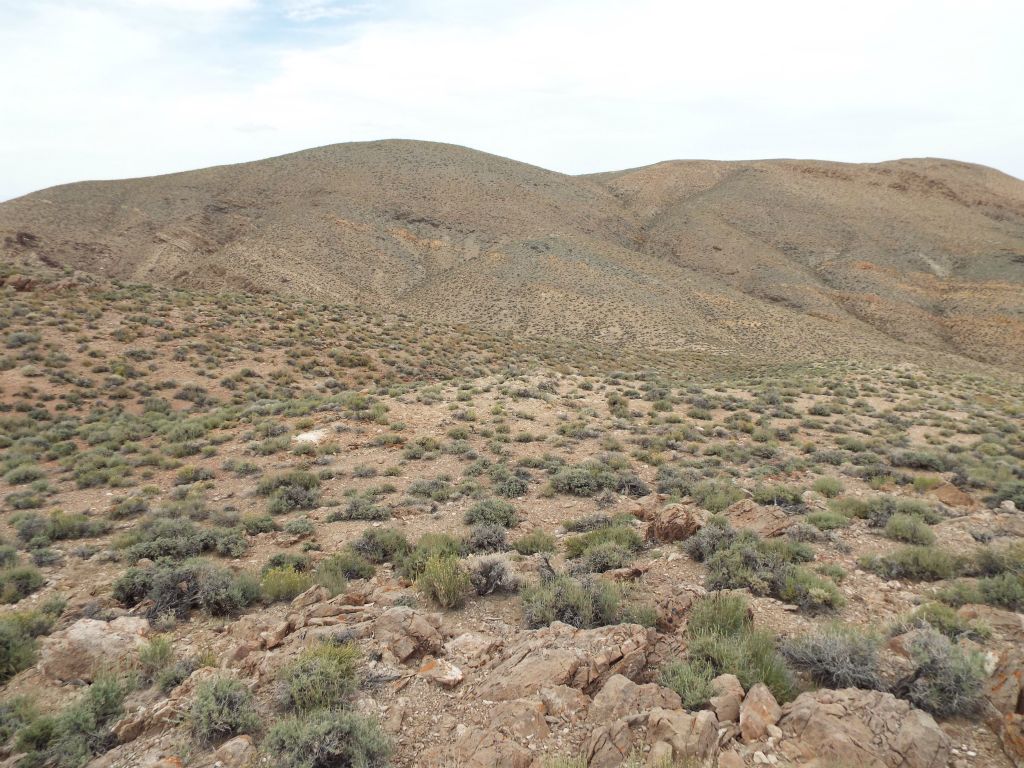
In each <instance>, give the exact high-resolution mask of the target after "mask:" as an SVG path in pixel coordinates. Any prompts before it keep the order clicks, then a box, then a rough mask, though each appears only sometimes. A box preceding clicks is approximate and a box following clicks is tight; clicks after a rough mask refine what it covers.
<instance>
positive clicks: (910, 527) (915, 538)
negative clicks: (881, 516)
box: [885, 513, 935, 546]
mask: <svg viewBox="0 0 1024 768" xmlns="http://www.w3.org/2000/svg"><path fill="white" fill-rule="evenodd" d="M885 535H886V536H887V537H889V538H890V539H895V540H896V541H902V542H905V543H907V544H922V545H925V546H927V545H929V544H934V543H935V533H934V532H933V531H932V529H931V528H929V527H928V524H927V523H926V522H925V521H924V520H922V519H921V518H920V517H917V516H915V515H905V514H902V513H897V514H895V515H893V516H892V517H890V518H889V520H888V522H887V523H886V524H885Z"/></svg>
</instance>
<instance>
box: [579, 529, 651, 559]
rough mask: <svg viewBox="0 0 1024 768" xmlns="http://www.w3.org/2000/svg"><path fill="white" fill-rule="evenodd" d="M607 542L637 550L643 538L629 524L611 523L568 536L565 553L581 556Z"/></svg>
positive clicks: (639, 548)
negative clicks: (610, 524)
mask: <svg viewBox="0 0 1024 768" xmlns="http://www.w3.org/2000/svg"><path fill="white" fill-rule="evenodd" d="M608 543H612V544H617V545H619V546H620V547H622V548H623V549H626V550H628V551H630V552H639V551H640V550H641V549H642V548H643V544H644V540H643V538H641V536H640V534H639V533H637V532H636V530H635V529H634V528H632V527H631V526H627V525H612V526H608V527H605V528H598V529H596V530H593V531H590V532H588V533H583V534H580V535H578V536H570V537H569V538H568V539H566V540H565V554H566V556H567V557H570V558H577V557H582V556H583V555H585V554H586V553H587V552H588V551H589V550H591V549H593V548H594V547H597V546H600V545H603V544H608Z"/></svg>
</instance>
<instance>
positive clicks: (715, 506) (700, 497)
mask: <svg viewBox="0 0 1024 768" xmlns="http://www.w3.org/2000/svg"><path fill="white" fill-rule="evenodd" d="M690 497H691V498H692V499H693V500H694V501H696V502H697V504H699V505H700V506H701V507H703V508H704V509H706V510H707V511H708V512H713V513H715V514H718V513H719V512H724V511H725V510H726V509H728V508H729V507H731V506H732V505H733V504H735V503H736V502H737V501H739V500H740V499H742V498H743V491H741V490H740V489H739V488H737V487H736V486H735V485H734V484H733V483H731V482H729V481H727V480H704V481H702V482H700V483H697V484H696V485H694V486H693V487H692V488H691V489H690Z"/></svg>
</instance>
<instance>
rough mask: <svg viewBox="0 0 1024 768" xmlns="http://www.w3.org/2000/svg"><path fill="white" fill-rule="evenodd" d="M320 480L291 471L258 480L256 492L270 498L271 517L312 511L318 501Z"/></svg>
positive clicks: (303, 473)
mask: <svg viewBox="0 0 1024 768" xmlns="http://www.w3.org/2000/svg"><path fill="white" fill-rule="evenodd" d="M319 487H320V478H319V477H317V476H316V475H314V474H312V473H310V472H301V471H298V470H296V471H292V472H285V473H284V474H281V475H273V476H272V477H265V478H263V479H262V480H260V482H259V484H258V485H257V486H256V492H257V493H258V494H260V495H261V496H269V497H270V506H269V511H270V513H271V514H272V515H277V514H283V513H286V512H293V511H295V510H297V509H314V508H315V507H316V506H317V504H319V501H320V494H319V492H318V490H317V489H318V488H319Z"/></svg>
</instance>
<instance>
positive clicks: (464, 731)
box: [424, 725, 533, 768]
mask: <svg viewBox="0 0 1024 768" xmlns="http://www.w3.org/2000/svg"><path fill="white" fill-rule="evenodd" d="M450 760H451V762H450V763H433V762H430V761H429V760H425V761H424V765H435V764H441V765H447V764H451V765H458V766H462V767H463V768H528V766H529V765H530V764H531V763H532V762H533V755H532V754H531V752H530V750H528V749H526V748H525V747H522V746H520V745H519V744H517V743H516V742H515V741H514V740H513V739H511V738H509V737H508V736H505V735H504V734H503V733H501V732H500V731H497V730H484V729H482V728H469V727H466V726H464V725H460V726H459V727H458V728H456V729H455V741H454V743H453V744H452V747H451V751H450Z"/></svg>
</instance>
